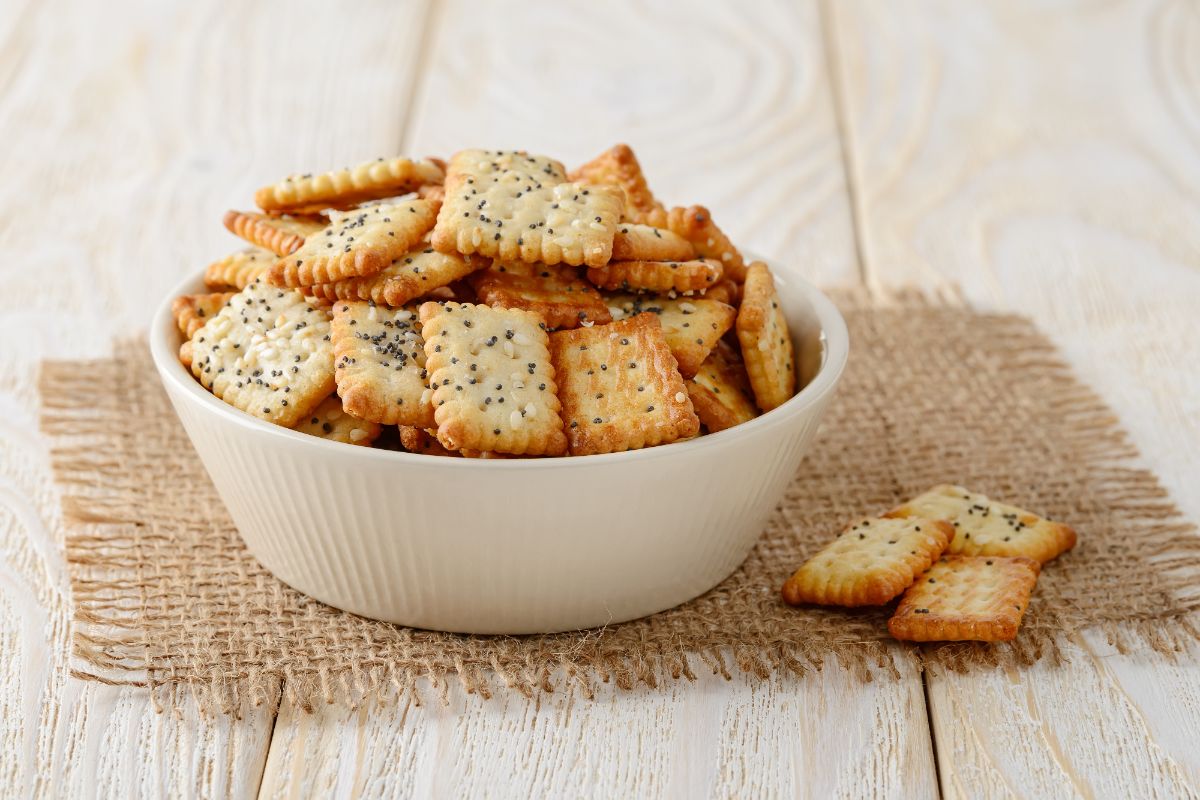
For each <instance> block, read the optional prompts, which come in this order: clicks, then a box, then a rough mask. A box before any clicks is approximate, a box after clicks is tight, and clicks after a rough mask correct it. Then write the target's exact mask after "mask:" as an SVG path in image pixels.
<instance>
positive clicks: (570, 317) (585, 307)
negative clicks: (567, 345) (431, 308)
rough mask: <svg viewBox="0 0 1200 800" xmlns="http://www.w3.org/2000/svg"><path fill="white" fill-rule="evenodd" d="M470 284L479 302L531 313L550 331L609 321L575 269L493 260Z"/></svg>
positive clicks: (605, 310) (599, 300)
mask: <svg viewBox="0 0 1200 800" xmlns="http://www.w3.org/2000/svg"><path fill="white" fill-rule="evenodd" d="M470 283H471V286H472V287H473V288H474V290H475V294H476V297H477V298H478V300H479V302H482V303H486V304H487V305H489V306H493V307H495V308H521V309H524V310H526V311H532V312H534V313H535V314H538V315H540V316H541V318H542V319H543V320H544V321H545V323H546V325H547V326H548V327H550V328H551V329H565V328H577V327H579V326H580V325H587V324H594V323H599V324H604V323H606V322H610V321H611V320H612V317H611V315H610V314H609V311H608V306H607V305H605V303H604V299H603V298H602V297H600V293H599V292H597V291H596V289H595V287H593V286H592V285H591V284H590V283H588V282H587V281H585V280H583V279H582V278H581V277H580V276H579V270H578V268H577V267H569V266H562V265H555V266H550V265H548V264H525V263H524V262H519V261H518V262H500V261H497V262H494V263H493V264H492V266H491V267H490V268H489V269H486V270H482V271H480V272H477V273H475V274H474V275H472V276H471V279H470Z"/></svg>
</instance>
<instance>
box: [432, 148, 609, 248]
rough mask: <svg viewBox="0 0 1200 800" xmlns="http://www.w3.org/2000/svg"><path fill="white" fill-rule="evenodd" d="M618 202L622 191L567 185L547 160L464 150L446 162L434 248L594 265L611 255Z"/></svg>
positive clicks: (562, 174) (553, 163)
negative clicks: (444, 193) (443, 196)
mask: <svg viewBox="0 0 1200 800" xmlns="http://www.w3.org/2000/svg"><path fill="white" fill-rule="evenodd" d="M623 207H624V203H623V200H622V197H621V193H620V191H619V190H617V189H612V188H609V187H604V186H592V187H587V186H583V185H581V184H576V183H567V182H566V173H565V171H564V170H563V166H562V164H560V163H558V162H557V161H555V160H553V159H551V158H546V157H544V156H533V155H529V154H528V153H525V152H523V151H510V150H463V151H461V152H459V153H457V154H456V155H455V156H454V158H452V159H451V160H450V167H449V170H448V172H447V174H446V197H445V201H444V202H443V204H442V210H441V212H440V213H439V214H438V220H437V227H436V228H434V231H433V246H434V248H436V249H437V250H439V251H441V252H443V253H449V252H454V251H457V252H459V253H462V254H463V255H470V254H472V253H478V254H479V255H483V256H488V257H491V258H495V259H498V260H501V261H528V262H539V263H543V264H558V263H565V264H572V265H579V264H587V265H589V266H596V265H600V264H605V263H607V262H608V260H609V258H610V257H611V256H612V243H613V235H614V233H615V232H616V229H617V223H618V222H619V221H620V219H621V210H622V208H623Z"/></svg>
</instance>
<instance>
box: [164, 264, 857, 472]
mask: <svg viewBox="0 0 1200 800" xmlns="http://www.w3.org/2000/svg"><path fill="white" fill-rule="evenodd" d="M746 255H747V256H748V257H750V258H752V259H755V260H761V261H765V262H766V263H767V265H768V266H769V267H770V268H771V273H772V276H773V277H774V278H775V280H776V281H777V282H779V283H782V284H783V285H785V286H788V287H792V286H793V285H794V286H795V287H796V288H798V289H799V290H800V292H801V294H803V295H804V296H805V299H806V300H807V301H808V302H809V304H810V306H811V307H812V310H813V312H814V313H815V314H816V317H817V322H818V324H819V327H820V332H819V334H818V335H819V336H820V337H821V340H822V343H823V345H824V348H823V349H824V353H823V357H822V363H821V365H820V367H819V368H818V370H817V373H816V375H814V376H813V379H812V380H811V381H809V382H808V384H807V385H806V386H805V387H804V388H802V389H801V390H800V391H798V392H797V393H796V394H794V395H793V396H792V397H791V398H790V399H788V400H787V401H786V402H785V403H783V404H782V405H780V406H778V407H776V408H774V409H772V410H770V411H768V412H766V413H765V414H760V415H759V416H757V417H755V418H754V419H752V420H750V421H749V422H743V423H742V424H741V425H736V426H734V427H733V428H727V429H726V430H723V431H718V432H716V433H710V434H707V435H705V436H699V437H697V438H695V439H692V440H690V441H686V442H674V443H672V444H670V445H669V446H667V445H663V446H658V447H645V448H642V449H639V450H626V451H623V452H619V453H600V454H596V455H587V456H570V455H568V456H558V457H554V458H514V459H498V458H497V459H488V458H438V459H437V461H436V465H437V467H439V468H450V469H462V470H514V469H516V470H541V469H557V468H562V467H579V466H601V465H603V464H615V463H621V462H624V461H628V460H632V459H638V460H646V459H655V458H665V457H687V456H688V455H689V454H696V455H700V454H702V453H703V452H704V451H705V450H709V449H712V448H714V447H720V446H721V445H725V444H728V443H730V442H731V440H732V438H733V437H734V436H738V435H741V436H743V437H745V436H747V435H748V434H751V433H758V432H766V431H768V430H770V429H773V428H776V427H778V426H780V425H784V424H786V423H787V422H789V421H791V420H793V419H795V418H796V417H798V416H801V415H802V414H803V413H804V412H805V411H807V410H809V409H811V408H812V407H813V406H815V405H817V403H819V402H820V401H821V400H822V399H823V398H824V397H825V396H826V395H828V394H829V393H830V392H831V391H833V389H834V388H835V387H836V386H837V384H838V381H839V379H840V378H841V375H842V372H843V371H844V370H845V368H846V362H847V360H848V359H849V355H850V334H849V331H848V330H847V328H846V321H845V319H843V317H842V315H841V312H839V311H838V309H837V307H836V306H834V304H833V301H831V300H830V299H829V298H828V297H827V296H826V295H825V293H824V292H822V291H821V290H820V289H818V288H817V287H816V286H814V285H813V284H812V283H810V282H808V281H807V280H805V279H804V278H802V277H801V276H800V275H799V274H798V273H796V272H795V271H793V270H789V269H786V268H782V269H781V268H780V267H779V262H778V261H776V260H774V259H767V258H762V257H760V256H756V255H753V254H750V253H746ZM202 274H203V273H202V272H198V273H193V274H191V275H189V276H188V277H187V278H185V279H184V280H181V281H180V282H179V283H178V284H176V285H175V287H174V288H173V289H172V290H171V292H169V293H168V294H167V295H166V297H165V298H164V299H163V301H162V303H161V304H160V305H159V307H158V309H157V311H155V313H154V317H153V321H152V322H151V326H152V327H151V330H150V336H149V339H150V355H151V358H152V360H153V361H154V366H155V368H156V370H157V371H158V375H159V379H160V380H161V381H162V382H163V384H164V386H167V387H168V388H170V387H174V388H175V389H177V390H178V392H177V396H178V394H182V396H184V397H186V398H187V399H188V400H189V401H192V402H196V403H198V404H199V407H200V408H203V409H205V410H206V411H208V412H211V413H213V414H216V415H217V416H219V417H220V418H221V419H222V420H223V422H226V423H230V424H233V425H235V426H237V427H239V428H242V429H246V430H249V431H252V432H254V433H259V434H262V435H266V436H275V437H279V438H280V439H281V440H282V441H285V442H291V443H292V444H294V445H297V446H302V447H309V448H315V449H314V451H313V452H314V453H322V452H326V453H328V454H329V455H331V456H342V457H346V456H349V455H351V453H350V451H349V450H348V448H349V447H353V448H354V451H355V452H354V454H355V455H357V456H358V457H359V458H361V459H363V460H364V462H372V461H377V462H379V463H381V464H387V463H391V464H412V465H416V464H425V465H427V466H432V464H430V458H431V456H426V455H422V454H420V453H408V452H404V451H397V450H383V449H379V448H373V447H357V446H353V445H346V444H344V443H342V442H333V441H329V440H326V439H321V438H319V437H316V436H309V435H307V434H303V433H300V432H298V431H294V430H291V429H290V428H283V427H280V426H279V425H274V424H272V423H270V422H267V421H265V420H261V419H258V418H257V417H255V416H252V415H250V414H247V413H246V412H244V411H242V410H240V409H238V408H235V407H233V406H231V405H229V404H228V403H225V402H224V401H222V400H220V399H218V398H217V397H216V396H215V395H213V394H212V393H211V392H209V391H208V390H207V389H205V388H204V387H203V386H201V385H200V382H199V381H197V380H196V379H195V378H194V377H193V376H192V374H191V373H190V372H188V371H186V370H185V369H184V366H183V364H182V363H180V361H179V353H178V350H179V345H178V344H172V343H171V342H169V341H168V339H169V338H171V339H173V338H174V337H171V336H170V333H171V332H174V331H175V330H176V328H175V321H174V314H173V313H172V310H171V303H172V301H173V300H174V299H175V298H176V297H178V296H180V295H183V294H192V293H195V292H196V291H197V284H198V283H200V282H201V281H202Z"/></svg>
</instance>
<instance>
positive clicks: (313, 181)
mask: <svg viewBox="0 0 1200 800" xmlns="http://www.w3.org/2000/svg"><path fill="white" fill-rule="evenodd" d="M444 178H445V171H444V169H443V166H442V165H441V164H440V163H439V162H438V161H436V160H435V159H428V158H426V159H420V160H418V161H413V160H412V159H408V158H402V157H396V158H388V159H385V158H377V159H375V160H374V161H365V162H363V163H361V164H359V165H358V166H355V167H343V168H342V169H337V170H331V171H329V172H322V173H317V174H313V173H305V174H302V175H289V176H288V177H286V178H284V179H283V180H281V181H279V182H278V183H275V184H273V185H271V186H264V187H263V188H261V189H259V190H258V191H257V192H255V193H254V202H255V203H257V204H258V207H259V208H261V209H262V210H263V211H271V212H286V213H289V214H302V213H312V212H316V211H323V210H324V209H327V208H337V209H345V208H351V207H353V206H356V205H358V204H359V203H363V202H366V201H368V200H378V199H382V198H384V197H395V196H397V195H402V194H406V193H408V192H411V191H414V190H416V189H418V188H420V187H421V186H423V185H426V184H440V183H441V182H442V180H443V179H444Z"/></svg>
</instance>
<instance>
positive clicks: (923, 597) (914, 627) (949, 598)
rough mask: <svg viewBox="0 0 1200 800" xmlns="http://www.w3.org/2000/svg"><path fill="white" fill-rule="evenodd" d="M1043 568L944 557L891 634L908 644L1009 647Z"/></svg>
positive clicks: (909, 595)
mask: <svg viewBox="0 0 1200 800" xmlns="http://www.w3.org/2000/svg"><path fill="white" fill-rule="evenodd" d="M1040 570H1041V565H1040V564H1039V563H1038V562H1037V561H1035V560H1034V559H1032V558H1021V557H1017V558H1003V557H1000V556H945V557H944V558H942V559H941V560H940V561H938V562H937V563H936V564H934V565H933V566H932V567H931V568H930V569H929V571H928V572H926V573H925V574H924V575H922V576H921V577H919V578H918V579H917V582H916V583H914V584H913V585H912V587H911V588H910V589H909V590H908V591H907V592H905V594H904V599H903V600H901V601H900V606H899V607H898V608H897V609H896V613H895V614H893V615H892V618H891V619H890V620H888V631H889V632H890V633H891V634H892V636H894V637H896V638H897V639H902V640H904V641H908V642H963V641H974V642H1007V641H1010V640H1012V639H1014V638H1016V636H1017V629H1018V628H1020V627H1021V619H1022V618H1023V617H1024V616H1025V610H1026V609H1027V608H1028V607H1029V596H1030V594H1032V592H1033V587H1034V584H1036V583H1037V578H1038V572H1039V571H1040Z"/></svg>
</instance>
